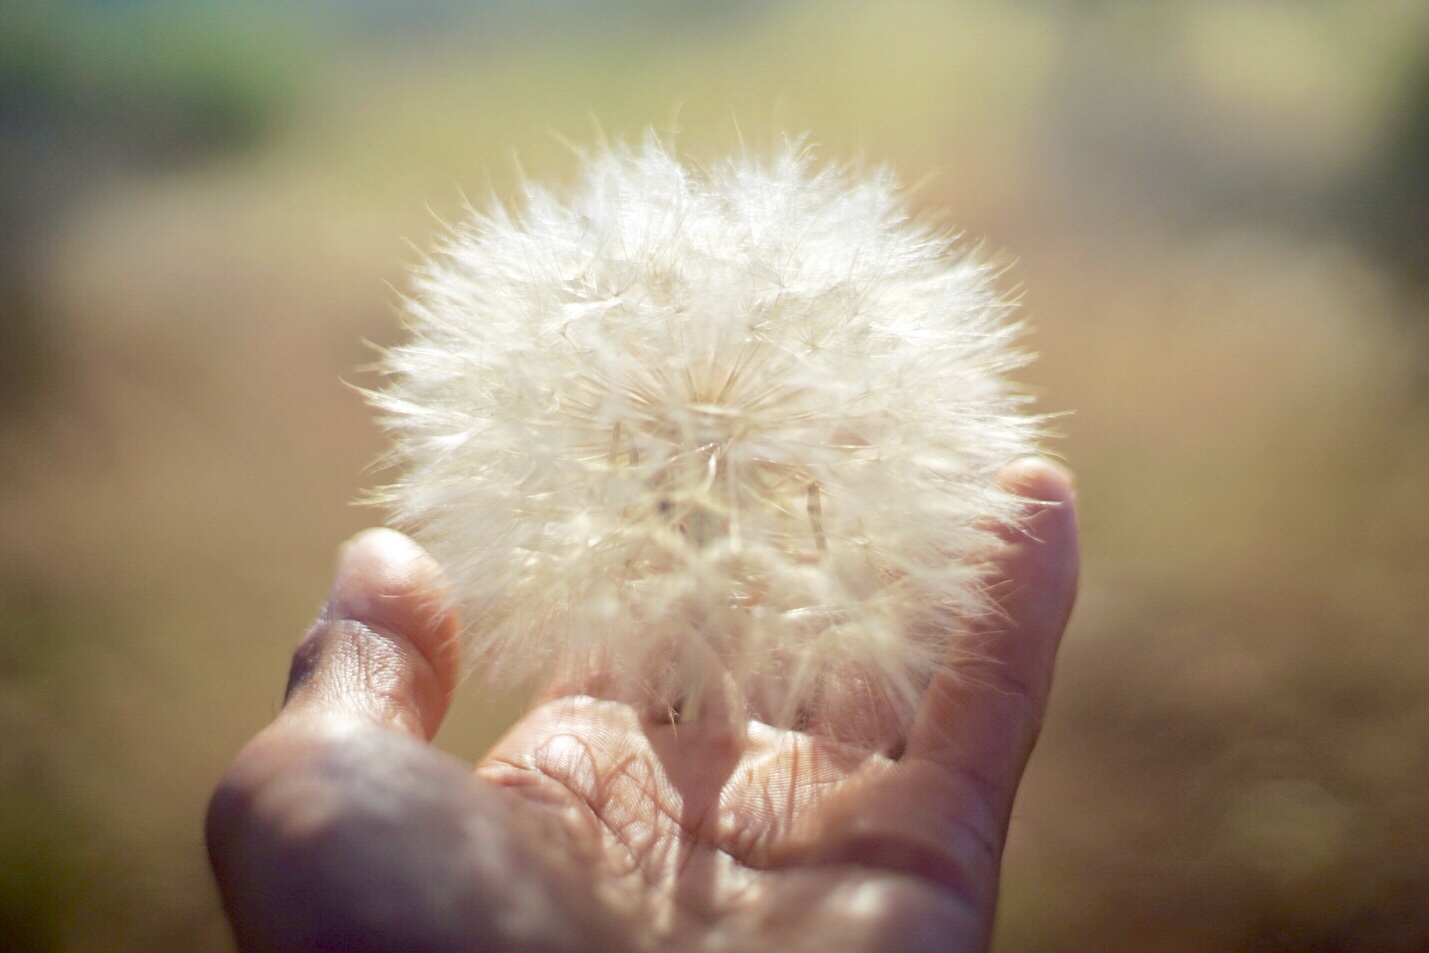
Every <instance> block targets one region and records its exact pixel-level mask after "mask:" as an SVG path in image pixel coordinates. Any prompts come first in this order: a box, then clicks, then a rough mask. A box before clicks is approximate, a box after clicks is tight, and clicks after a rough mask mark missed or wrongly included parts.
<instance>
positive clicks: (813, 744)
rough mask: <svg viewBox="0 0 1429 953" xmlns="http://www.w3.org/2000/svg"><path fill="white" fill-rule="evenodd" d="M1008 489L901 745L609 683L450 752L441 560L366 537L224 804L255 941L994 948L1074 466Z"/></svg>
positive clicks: (224, 793)
mask: <svg viewBox="0 0 1429 953" xmlns="http://www.w3.org/2000/svg"><path fill="white" fill-rule="evenodd" d="M1002 479H1003V482H1004V483H1005V485H1007V486H1008V487H1009V488H1012V489H1014V490H1016V491H1017V492H1018V493H1019V494H1021V495H1022V496H1023V497H1025V498H1026V499H1027V504H1026V505H1027V514H1028V516H1027V520H1026V522H1025V523H1023V524H1022V526H1021V528H1017V529H1014V528H1005V529H1004V530H1003V531H1002V536H1003V540H1004V546H1003V548H1002V551H1001V553H1000V554H999V556H998V557H997V559H996V560H995V562H994V564H993V565H992V567H991V569H990V572H989V576H988V580H987V581H988V585H989V586H990V587H991V588H992V591H993V592H994V593H995V594H996V595H997V597H998V601H999V606H1000V608H1001V612H1000V613H999V614H998V615H997V617H996V618H995V619H991V620H989V621H988V622H987V623H985V624H984V627H983V628H982V629H980V630H979V631H977V632H975V633H974V634H973V636H972V639H973V642H972V649H973V651H972V653H971V654H972V655H973V657H975V658H977V659H978V660H979V661H977V662H975V663H966V662H965V663H962V667H961V669H960V676H959V677H957V678H953V677H951V676H949V677H945V678H941V679H939V680H938V681H936V682H935V683H934V684H933V685H932V687H931V688H930V689H929V691H928V693H927V695H926V697H925V698H924V701H923V703H922V707H921V709H920V710H919V712H918V714H917V716H916V718H915V720H914V723H913V724H912V726H911V727H910V728H909V729H908V730H907V732H906V736H904V737H901V738H897V739H891V740H892V741H894V742H895V744H894V745H893V746H892V747H891V748H890V749H889V750H895V751H897V755H896V757H890V756H885V755H883V754H868V753H867V752H860V751H857V750H854V749H851V748H849V747H847V746H842V745H840V744H838V743H836V742H833V741H829V740H827V738H828V734H825V733H821V734H820V735H818V736H815V735H811V734H806V733H802V732H797V731H789V730H782V729H775V728H772V727H770V726H768V725H764V724H760V723H757V722H750V723H748V724H741V723H739V721H737V720H735V719H733V718H730V717H727V715H726V714H723V713H722V711H721V708H720V706H719V705H718V704H714V705H709V706H705V707H703V708H702V710H701V712H700V714H699V715H698V717H696V718H693V719H690V720H686V721H682V722H680V723H678V724H671V723H670V722H669V720H668V719H657V718H651V717H649V715H648V714H647V713H643V712H642V711H641V710H640V709H639V708H637V707H634V706H632V705H630V704H627V703H625V702H622V701H620V700H617V699H612V698H609V697H602V692H601V688H600V686H599V685H598V684H596V683H594V682H588V683H586V684H577V683H572V684H568V685H564V686H562V687H561V688H558V689H553V690H551V691H550V692H548V693H547V694H546V695H545V696H543V697H542V698H541V699H539V700H538V701H537V703H536V704H535V705H533V706H532V708H531V710H530V711H529V712H528V713H527V714H526V716H525V717H523V718H522V719H521V720H520V722H519V723H517V724H516V725H515V726H514V727H513V728H512V729H511V731H510V732H509V733H508V734H507V735H506V736H505V737H504V738H502V739H501V741H499V742H498V743H497V744H496V746H495V747H494V748H493V749H492V750H491V751H490V752H489V753H488V754H487V755H486V757H485V758H483V759H482V760H481V761H480V763H478V764H477V765H476V767H475V770H474V771H473V769H472V767H471V766H470V765H468V764H466V763H464V762H462V761H460V760H458V759H456V758H454V757H452V756H450V755H448V754H445V753H443V752H440V751H438V750H437V749H435V748H433V747H432V746H431V745H430V744H429V742H430V739H431V737H432V735H433V734H434V733H435V732H436V730H437V728H438V726H439V725H440V723H441V720H442V718H443V716H444V715H445V713H446V710H447V705H448V701H449V699H450V698H451V695H452V692H453V691H454V689H455V688H456V685H457V681H458V674H459V671H458V662H459V660H458V650H457V641H456V639H457V620H456V618H455V617H454V615H453V613H452V612H451V610H449V609H446V608H443V607H444V606H445V605H446V604H447V603H446V601H445V600H444V599H443V598H442V596H443V592H442V589H441V575H440V570H439V568H438V566H437V565H436V564H435V562H434V561H433V560H432V559H431V558H430V557H429V556H428V555H426V554H425V553H424V552H423V551H422V550H421V549H420V548H419V547H418V546H417V545H416V544H415V543H413V542H412V541H411V540H409V539H407V538H406V537H405V536H402V535H400V534H398V533H395V532H392V531H391V530H369V531H367V532H365V533H363V534H360V535H358V536H357V537H355V538H354V539H353V540H352V541H350V542H349V543H348V544H347V545H346V546H345V548H344V551H343V554H342V557H341V559H340V564H339V568H338V573H337V578H336V581H335V582H334V584H333V589H332V593H331V596H330V598H329V600H328V603H327V606H326V607H325V609H324V611H323V613H322V615H321V616H320V617H319V619H318V621H317V622H316V623H315V624H314V626H313V628H312V629H311V631H310V632H309V633H308V635H307V637H306V638H305V639H304V640H303V642H302V644H301V645H300V646H299V648H298V650H297V652H296V654H295V656H294V660H293V668H292V674H291V677H290V682H289V688H288V695H287V700H286V702H285V705H284V707H283V710H282V712H281V713H280V714H279V715H278V717H277V719H276V720H275V721H274V722H273V724H271V725H270V726H268V727H267V728H266V729H264V730H263V731H262V732H261V733H260V734H259V735H258V736H257V737H256V738H254V739H253V740H252V741H251V742H250V743H249V744H248V746H247V747H246V748H245V749H244V750H243V751H242V753H241V754H239V756H238V758H237V759H236V760H235V762H234V763H233V765H232V767H230V768H229V770H228V772H227V774H226V775H225V776H224V778H223V780H222V782H221V783H220V785H219V787H218V790H217V792H216V793H215V794H214V797H213V800H212V803H211V804H210V808H209V813H208V843H209V852H210V856H211V859H212V863H213V868H214V871H215V873H216V875H217V878H218V883H219V887H220V889H221V891H222V894H223V900H224V906H225V908H226V910H227V912H228V915H229V918H230V920H231V922H232V924H233V929H234V933H235V936H236V937H237V941H238V946H239V948H240V949H241V950H244V951H298V950H303V951H318V950H334V951H336V950H342V951H364V950H374V951H376V950H382V951H457V950H460V951H478V950H503V951H528V950H530V951H534V950H620V951H646V950H649V951H656V950H678V951H744V950H751V951H753V950H795V951H797V950H820V951H827V950H848V951H855V950H901V951H921V950H938V951H949V950H952V951H976V950H985V949H987V947H988V945H989V942H990V938H991V929H992V921H993V915H994V911H995V907H996V901H997V885H998V874H999V865H1000V862H1001V855H1002V848H1003V843H1004V841H1005V839H1006V835H1007V825H1008V819H1009V816H1010V814H1011V811H1012V802H1013V797H1014V795H1015V793H1016V790H1017V786H1018V783H1019V781H1020V779H1021V776H1022V772H1023V768H1024V767H1025V765H1026V763H1027V758H1028V756H1029V755H1030V754H1031V752H1032V748H1033V745H1034V743H1035V742H1036V739H1037V734H1038V731H1039V728H1040V726H1041V722H1042V718H1043V713H1044V711H1045V709H1046V703H1047V696H1048V692H1049V690H1050V687H1051V679H1052V668H1053V659H1054V657H1055V654H1056V650H1057V645H1058V642H1059V640H1060V638H1061V634H1062V631H1063V628H1064V627H1065V625H1066V621H1067V617H1068V615H1069V614H1070V612H1071V608H1072V602H1073V599H1074V595H1075V590H1076V577H1077V540H1076V519H1075V514H1074V510H1073V505H1072V491H1071V484H1070V478H1069V477H1068V476H1067V475H1066V474H1065V473H1064V472H1063V471H1062V470H1060V469H1058V468H1057V467H1055V466H1054V465H1052V464H1050V463H1048V462H1046V461H1042V460H1028V461H1023V462H1021V463H1019V464H1017V465H1015V466H1013V467H1012V468H1010V469H1009V470H1008V471H1007V472H1006V473H1005V474H1003V477H1002ZM960 657H963V656H960ZM850 717H859V716H858V715H857V714H851V715H850ZM832 727H833V728H835V729H838V728H839V726H832ZM855 727H856V726H855ZM838 733H839V732H838V731H837V730H835V731H834V732H833V734H835V735H837V734H838ZM850 733H851V734H856V733H857V732H856V731H851V732H850Z"/></svg>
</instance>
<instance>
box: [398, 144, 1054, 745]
mask: <svg viewBox="0 0 1429 953" xmlns="http://www.w3.org/2000/svg"><path fill="white" fill-rule="evenodd" d="M994 277H995V269H994V268H993V267H992V266H990V265H988V264H986V263H982V262H980V261H978V260H976V259H974V258H973V257H971V256H969V255H968V254H966V253H963V252H959V251H957V250H956V249H955V248H954V247H953V246H952V245H951V244H950V242H949V240H948V239H947V238H946V237H944V236H941V235H938V234H936V233H934V232H932V231H930V230H929V229H927V228H926V227H924V226H922V225H919V224H917V223H915V222H914V221H912V220H911V219H910V217H909V214H908V212H907V210H906V208H905V206H904V204H903V201H902V199H901V197H900V195H899V193H898V191H897V189H896V187H895V184H894V183H893V181H892V179H891V177H890V176H889V175H888V174H886V173H875V174H872V175H859V174H855V173H853V172H851V171H849V170H847V169H837V168H823V169H819V168H817V167H816V166H815V165H814V164H813V163H812V161H811V159H810V157H809V155H808V153H807V151H806V150H802V149H800V148H798V147H789V148H787V149H786V150H784V151H783V152H782V153H780V154H779V155H777V156H776V157H775V158H773V159H772V160H769V161H767V162H763V163H761V162H759V161H756V160H750V159H739V160H731V161H729V162H727V163H725V164H722V165H718V166H715V167H713V168H710V169H707V170H695V169H692V168H690V167H687V166H686V165H683V164H682V163H680V162H679V161H677V160H676V159H675V158H674V157H672V156H671V154H670V153H669V151H668V150H667V148H666V147H665V146H664V145H663V144H661V143H660V142H658V141H657V140H655V139H654V138H651V139H650V140H648V141H647V142H646V143H645V144H644V145H643V147H641V148H638V149H629V148H623V147H611V148H605V149H601V150H599V151H596V152H595V153H594V154H592V155H590V156H588V157H587V158H586V162H585V165H584V168H583V173H582V176H581V180H580V182H579V184H578V186H577V187H576V188H575V189H574V190H573V191H572V193H571V194H570V195H568V196H565V197H560V196H557V195H554V194H552V193H549V192H547V191H545V190H542V189H540V188H537V187H535V186H528V187H527V188H526V191H525V196H524V203H523V205H522V207H521V208H520V209H519V210H516V211H513V210H509V209H506V208H502V207H496V208H494V209H492V210H490V211H487V212H485V213H480V214H476V213H474V214H473V217H472V219H471V220H470V221H469V222H468V223H467V224H465V225H464V226H462V227H460V228H459V229H457V230H456V232H455V233H454V234H453V235H451V236H450V237H449V238H448V239H447V241H446V242H445V244H444V245H443V247H441V248H440V249H439V250H438V252H437V253H436V254H435V255H434V256H433V257H432V258H431V259H430V261H429V262H428V263H427V264H426V265H425V266H424V267H423V268H422V269H421V270H420V271H419V273H418V275H417V278H416V289H415V295H414V296H413V297H412V299H411V300H410V301H409V302H408V308H407V311H408V315H409V318H410V325H411V331H412V337H411V339H410V341H409V342H408V343H406V344H404V345H402V346H399V347H396V348H394V349H392V350H391V351H389V352H388V353H387V355H386V369H387V371H388V372H389V374H390V376H391V384H390V386H389V387H388V389H387V390H385V391H383V392H381V393H377V394H374V395H373V400H374V402H375V403H376V405H377V406H378V407H380V408H381V410H382V411H383V412H384V413H385V418H386V423H387V425H388V427H389V428H390V430H391V432H392V435H393V437H394V442H395V451H394V453H395V457H396V461H397V462H398V463H399V464H400V466H401V470H402V474H403V475H402V477H401V478H400V479H399V480H398V481H397V482H396V483H394V484H393V485H391V486H389V487H387V488H385V490H383V491H382V492H381V494H380V498H381V500H382V501H383V502H385V503H386V504H387V505H389V506H390V507H391V510H392V513H393V517H394V521H395V522H396V523H397V524H398V525H400V526H401V527H403V528H404V529H406V530H408V531H409V532H411V533H413V534H414V535H415V536H416V537H417V538H418V539H419V540H420V541H422V542H423V543H424V544H425V545H426V546H427V547H428V548H429V549H430V550H431V551H432V552H433V553H434V554H435V555H436V556H437V558H438V559H439V560H441V561H442V563H443V564H444V565H445V567H446V570H447V573H448V575H449V577H450V580H451V581H452V584H453V588H454V592H455V595H456V598H457V599H458V600H459V601H460V602H461V603H462V604H463V607H464V611H465V613H466V618H467V620H468V621H467V631H466V638H467V648H468V650H469V653H468V656H469V658H470V659H471V660H472V661H473V662H474V663H475V664H478V665H480V666H481V667H483V668H485V669H486V670H487V671H488V672H489V673H490V675H491V677H492V678H493V679H495V680H498V681H499V682H501V683H510V682H512V681H522V682H529V681H534V680H536V679H539V678H542V677H549V676H550V675H551V673H552V672H553V671H557V670H560V671H565V672H568V673H569V672H572V671H574V672H577V673H599V676H600V677H601V679H602V680H603V681H604V682H606V683H607V684H611V685H614V686H617V688H618V690H619V691H622V692H625V693H626V694H627V695H629V696H630V697H639V698H642V699H644V700H646V701H647V702H650V703H652V704H653V706H654V708H655V710H659V709H660V708H661V706H669V707H670V709H672V710H678V709H679V708H680V706H681V705H682V704H683V705H685V706H689V705H690V704H697V703H698V701H699V699H700V698H701V697H709V693H710V692H711V691H716V690H717V691H720V692H721V693H723V694H724V695H726V696H729V695H730V694H731V693H733V695H732V697H735V698H737V699H739V700H740V702H741V704H743V705H744V706H745V710H746V713H747V714H749V715H750V716H753V717H759V718H763V719H766V720H768V721H771V722H773V723H776V724H781V725H809V724H816V725H817V724H826V723H829V722H830V721H831V720H832V719H831V718H830V715H831V712H832V709H833V708H834V707H835V706H845V707H846V706H849V705H871V706H873V708H874V709H876V710H877V711H881V712H885V713H892V715H893V716H894V717H896V718H903V717H906V716H907V715H908V714H909V713H910V712H911V711H912V706H913V705H914V704H915V703H916V699H917V696H918V694H919V693H920V692H921V690H922V689H923V688H924V687H925V686H926V685H927V683H928V680H929V678H930V677H932V675H933V674H934V673H936V672H937V671H939V670H940V669H941V668H942V667H944V666H947V665H949V664H952V662H951V660H953V659H955V658H956V657H957V637H958V634H959V632H960V631H965V630H966V628H967V625H968V620H969V619H970V618H971V617H973V616H975V615H976V614H979V613H981V612H984V611H986V610H987V608H988V606H987V605H986V599H985V595H984V593H983V592H982V591H981V587H980V574H981V571H982V565H983V561H984V558H985V556H986V554H987V553H988V552H989V550H990V547H991V546H992V544H993V541H994V536H993V530H992V528H991V527H992V526H993V525H994V524H996V523H997V522H998V521H1002V520H1007V519H1010V518H1011V517H1012V514H1013V513H1014V512H1015V509H1016V501H1015V500H1014V499H1012V498H1011V497H1009V496H1008V494H1006V493H1005V492H1004V491H1002V490H1000V489H999V488H998V487H997V485H996V481H995V477H996V474H997V473H998V472H999V471H1000V470H1001V469H1002V468H1003V467H1004V466H1006V465H1007V464H1008V463H1009V462H1011V461H1012V460H1014V459H1016V458H1018V457H1020V456H1023V455H1026V454H1028V453H1029V452H1031V451H1032V450H1033V448H1034V445H1035V442H1036V438H1037V431H1038V421H1037V419H1036V418H1035V417H1030V416H1027V415H1024V414H1022V413H1020V412H1019V411H1020V407H1021V405H1022V403H1023V398H1021V397H1020V396H1018V394H1017V393H1016V392H1015V391H1014V390H1013V389H1011V388H1010V387H1009V386H1008V385H1007V384H1006V382H1005V380H1004V378H1003V375H1004V374H1005V373H1006V372H1007V371H1008V370H1009V369H1011V368H1014V367H1016V366H1019V365H1020V364H1021V363H1023V362H1024V360H1025V358H1024V356H1023V355H1022V354H1021V353H1020V352H1019V351H1017V350H1016V349H1015V348H1014V347H1013V341H1014V338H1015V337H1016V335H1017V326H1016V325H1015V324H1014V323H1012V322H1011V321H1010V320H1009V314H1010V311H1011V310H1012V309H1011V305H1010V304H1009V303H1008V302H1006V300H1005V299H1003V298H1002V297H1001V296H1000V295H999V293H998V292H997V290H996V289H995V288H994V286H993V278H994Z"/></svg>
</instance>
